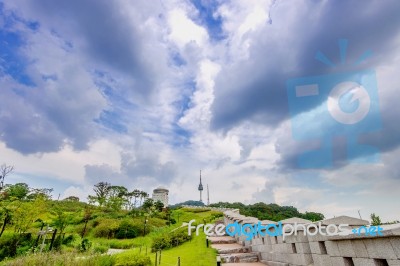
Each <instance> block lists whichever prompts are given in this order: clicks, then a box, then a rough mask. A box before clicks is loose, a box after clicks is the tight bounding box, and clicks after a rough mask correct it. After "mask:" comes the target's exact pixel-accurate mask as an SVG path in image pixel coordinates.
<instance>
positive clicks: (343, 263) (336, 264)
mask: <svg viewBox="0 0 400 266" xmlns="http://www.w3.org/2000/svg"><path fill="white" fill-rule="evenodd" d="M350 260H352V259H351V258H350ZM331 261H332V265H333V266H352V265H353V264H351V263H350V262H349V261H348V260H346V259H345V258H343V257H331Z"/></svg>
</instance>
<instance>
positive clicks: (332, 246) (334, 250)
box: [325, 241, 340, 257]
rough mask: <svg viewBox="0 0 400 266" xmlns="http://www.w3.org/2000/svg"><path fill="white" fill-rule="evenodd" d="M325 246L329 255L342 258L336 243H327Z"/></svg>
mask: <svg viewBox="0 0 400 266" xmlns="http://www.w3.org/2000/svg"><path fill="white" fill-rule="evenodd" d="M325 246H326V252H327V253H328V255H330V256H337V257H340V251H339V247H338V245H337V242H336V241H325Z"/></svg>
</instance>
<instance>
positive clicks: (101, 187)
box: [93, 182, 111, 207]
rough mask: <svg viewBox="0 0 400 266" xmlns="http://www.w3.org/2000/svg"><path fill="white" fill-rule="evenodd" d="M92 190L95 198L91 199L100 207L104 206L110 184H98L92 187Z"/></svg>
mask: <svg viewBox="0 0 400 266" xmlns="http://www.w3.org/2000/svg"><path fill="white" fill-rule="evenodd" d="M93 190H94V193H96V196H95V197H94V198H93V199H95V200H96V201H97V202H98V203H99V206H100V207H102V206H104V205H105V203H106V200H107V197H108V193H110V190H111V184H110V183H107V182H99V183H97V184H96V185H94V188H93Z"/></svg>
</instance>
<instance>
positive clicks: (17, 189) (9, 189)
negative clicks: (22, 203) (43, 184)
mask: <svg viewBox="0 0 400 266" xmlns="http://www.w3.org/2000/svg"><path fill="white" fill-rule="evenodd" d="M28 194H29V186H28V185H27V184H25V183H17V184H15V185H10V184H8V185H6V186H5V187H4V195H5V198H6V199H11V200H12V199H18V200H25V199H26V198H27V196H28Z"/></svg>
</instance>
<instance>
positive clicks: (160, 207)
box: [154, 200, 164, 212]
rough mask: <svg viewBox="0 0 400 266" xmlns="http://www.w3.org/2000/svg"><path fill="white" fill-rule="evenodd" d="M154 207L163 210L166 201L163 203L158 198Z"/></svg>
mask: <svg viewBox="0 0 400 266" xmlns="http://www.w3.org/2000/svg"><path fill="white" fill-rule="evenodd" d="M154 207H155V208H156V210H157V211H159V212H161V211H162V209H163V208H164V203H162V202H161V201H160V200H157V201H156V202H154Z"/></svg>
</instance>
